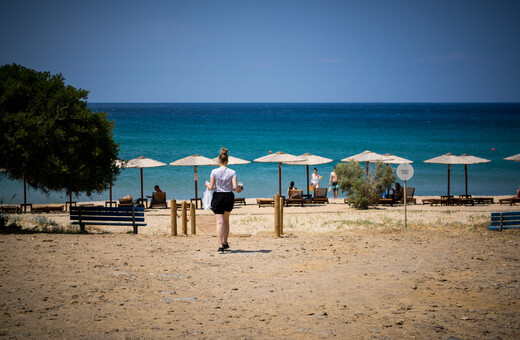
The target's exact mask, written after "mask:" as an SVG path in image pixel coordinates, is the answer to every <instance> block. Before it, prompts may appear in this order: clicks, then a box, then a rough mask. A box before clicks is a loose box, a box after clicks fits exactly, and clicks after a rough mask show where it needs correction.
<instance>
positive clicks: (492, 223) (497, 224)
mask: <svg viewBox="0 0 520 340" xmlns="http://www.w3.org/2000/svg"><path fill="white" fill-rule="evenodd" d="M491 225H492V226H500V221H492V222H491ZM502 225H507V226H514V225H517V226H520V221H503V222H502Z"/></svg>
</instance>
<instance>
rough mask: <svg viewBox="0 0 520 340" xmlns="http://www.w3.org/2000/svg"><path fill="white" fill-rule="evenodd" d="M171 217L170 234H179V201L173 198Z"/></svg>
mask: <svg viewBox="0 0 520 340" xmlns="http://www.w3.org/2000/svg"><path fill="white" fill-rule="evenodd" d="M170 217H171V223H172V224H171V231H170V236H177V201H176V200H174V199H173V200H171V210H170Z"/></svg>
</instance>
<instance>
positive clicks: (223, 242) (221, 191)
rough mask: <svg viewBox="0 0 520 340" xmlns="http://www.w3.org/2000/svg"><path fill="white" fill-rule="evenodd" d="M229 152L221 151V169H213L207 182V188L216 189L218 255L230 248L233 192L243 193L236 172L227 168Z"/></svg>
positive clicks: (213, 202) (213, 200)
mask: <svg viewBox="0 0 520 340" xmlns="http://www.w3.org/2000/svg"><path fill="white" fill-rule="evenodd" d="M227 153H228V150H227V149H226V148H224V147H223V148H221V149H220V154H219V156H218V162H219V164H220V167H219V168H217V169H213V170H212V171H211V175H210V182H209V183H208V182H206V187H207V188H208V189H209V190H213V189H215V192H214V193H213V198H212V200H211V210H212V211H213V213H214V214H215V217H216V219H217V241H218V253H219V254H224V250H226V249H228V248H229V243H228V237H229V216H230V215H231V210H233V206H234V204H235V195H234V194H233V190H234V191H236V192H237V193H240V192H241V191H242V188H241V187H239V186H238V184H237V175H236V172H235V171H234V170H231V169H229V168H228V167H227V164H228V154H227Z"/></svg>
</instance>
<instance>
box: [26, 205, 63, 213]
mask: <svg viewBox="0 0 520 340" xmlns="http://www.w3.org/2000/svg"><path fill="white" fill-rule="evenodd" d="M63 211H65V205H63V204H39V205H33V207H32V209H31V212H32V213H50V212H63Z"/></svg>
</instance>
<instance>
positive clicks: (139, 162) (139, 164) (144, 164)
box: [125, 156, 166, 200]
mask: <svg viewBox="0 0 520 340" xmlns="http://www.w3.org/2000/svg"><path fill="white" fill-rule="evenodd" d="M165 165H166V163H163V162H159V161H156V160H153V159H150V158H146V157H145V156H140V157H138V158H134V159H131V160H129V161H128V162H126V165H125V167H126V168H139V169H140V170H141V200H144V193H143V168H156V167H160V166H165Z"/></svg>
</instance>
